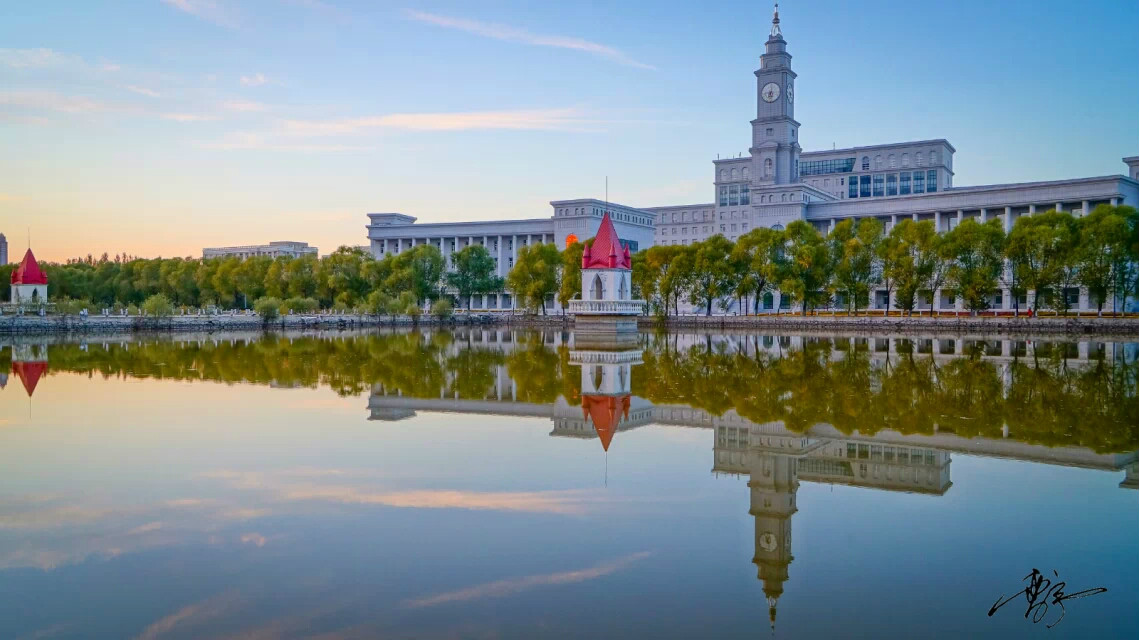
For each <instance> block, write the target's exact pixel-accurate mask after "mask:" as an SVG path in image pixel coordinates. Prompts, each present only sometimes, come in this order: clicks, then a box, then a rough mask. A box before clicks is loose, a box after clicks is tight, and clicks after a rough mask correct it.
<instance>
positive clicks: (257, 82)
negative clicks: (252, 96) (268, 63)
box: [241, 73, 269, 87]
mask: <svg viewBox="0 0 1139 640" xmlns="http://www.w3.org/2000/svg"><path fill="white" fill-rule="evenodd" d="M267 82H269V78H267V77H265V74H263V73H255V74H253V75H251V76H241V84H243V85H245V86H247V87H260V86H261V85H263V84H265V83H267Z"/></svg>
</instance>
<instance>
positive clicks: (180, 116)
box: [162, 113, 218, 122]
mask: <svg viewBox="0 0 1139 640" xmlns="http://www.w3.org/2000/svg"><path fill="white" fill-rule="evenodd" d="M162 119H163V120H173V121H175V122H208V121H210V120H217V119H218V118H217V116H209V115H202V114H200V113H164V114H162Z"/></svg>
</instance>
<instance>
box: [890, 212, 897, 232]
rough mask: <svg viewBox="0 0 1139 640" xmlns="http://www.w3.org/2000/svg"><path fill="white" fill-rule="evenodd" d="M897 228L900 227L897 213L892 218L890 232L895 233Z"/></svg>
mask: <svg viewBox="0 0 1139 640" xmlns="http://www.w3.org/2000/svg"><path fill="white" fill-rule="evenodd" d="M896 226H898V214H896V213H895V214H894V215H892V216H890V228H889V231H893V230H894V227H896Z"/></svg>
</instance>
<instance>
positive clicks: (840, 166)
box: [799, 158, 854, 176]
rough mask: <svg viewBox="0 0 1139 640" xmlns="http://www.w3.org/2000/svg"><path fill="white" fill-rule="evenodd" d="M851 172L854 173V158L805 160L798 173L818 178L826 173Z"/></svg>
mask: <svg viewBox="0 0 1139 640" xmlns="http://www.w3.org/2000/svg"><path fill="white" fill-rule="evenodd" d="M851 171H854V158H841V159H838V160H806V161H804V162H802V163H801V164H800V165H799V173H800V174H801V175H804V176H820V175H823V174H826V173H849V172H851Z"/></svg>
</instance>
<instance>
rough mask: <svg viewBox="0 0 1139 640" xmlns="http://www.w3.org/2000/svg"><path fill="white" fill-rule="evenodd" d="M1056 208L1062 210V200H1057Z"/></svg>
mask: <svg viewBox="0 0 1139 640" xmlns="http://www.w3.org/2000/svg"><path fill="white" fill-rule="evenodd" d="M1056 210H1057V211H1063V210H1064V203H1063V202H1057V203H1056Z"/></svg>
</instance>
